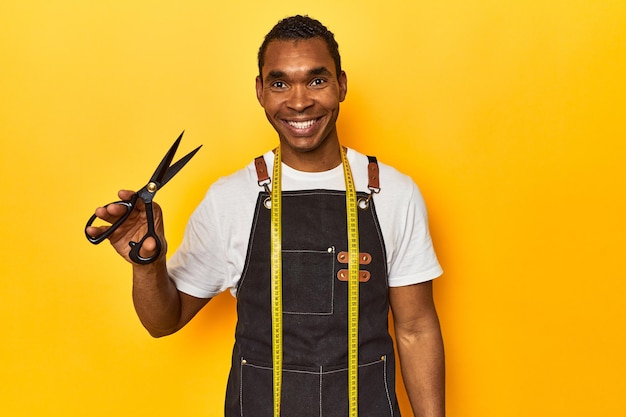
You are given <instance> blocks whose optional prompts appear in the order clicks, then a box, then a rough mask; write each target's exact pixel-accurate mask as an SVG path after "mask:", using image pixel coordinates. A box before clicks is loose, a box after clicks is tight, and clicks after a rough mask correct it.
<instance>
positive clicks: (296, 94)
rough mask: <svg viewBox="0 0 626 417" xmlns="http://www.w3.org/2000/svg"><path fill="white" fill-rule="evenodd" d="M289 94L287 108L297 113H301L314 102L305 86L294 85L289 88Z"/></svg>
mask: <svg viewBox="0 0 626 417" xmlns="http://www.w3.org/2000/svg"><path fill="white" fill-rule="evenodd" d="M289 93H290V94H289V98H288V99H287V106H288V107H289V108H290V109H292V110H295V111H297V112H298V113H302V112H303V111H305V110H306V109H307V108H309V107H311V106H312V105H313V104H314V102H315V101H314V100H313V96H312V95H311V92H310V91H309V89H308V88H306V86H302V85H295V86H293V87H292V88H291V91H290V92H289Z"/></svg>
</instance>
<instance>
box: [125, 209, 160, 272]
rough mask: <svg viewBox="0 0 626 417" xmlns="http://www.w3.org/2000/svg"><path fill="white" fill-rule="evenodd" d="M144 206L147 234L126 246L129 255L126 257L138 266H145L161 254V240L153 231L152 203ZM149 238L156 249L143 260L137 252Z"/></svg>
mask: <svg viewBox="0 0 626 417" xmlns="http://www.w3.org/2000/svg"><path fill="white" fill-rule="evenodd" d="M145 204H146V220H147V224H148V232H147V233H146V234H145V235H144V237H142V238H141V240H140V241H139V242H132V241H131V242H128V244H129V245H130V253H129V254H128V256H129V257H130V259H131V260H132V261H133V262H135V263H136V264H140V265H146V264H149V263H152V262H154V261H156V260H157V258H158V257H159V255H160V254H161V247H162V246H161V239H159V236H157V234H156V232H155V230H154V213H153V211H152V203H151V202H147V203H145ZM149 237H151V238H153V239H154V241H155V242H156V248H155V250H154V253H153V254H152V255H151V256H148V257H147V258H144V257H143V256H141V255H140V254H139V251H140V250H141V247H142V246H143V242H145V241H146V239H148V238H149Z"/></svg>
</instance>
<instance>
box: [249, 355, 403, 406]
mask: <svg viewBox="0 0 626 417" xmlns="http://www.w3.org/2000/svg"><path fill="white" fill-rule="evenodd" d="M387 365H388V362H387V360H386V357H382V358H381V359H379V360H377V361H373V362H370V363H367V364H363V365H359V394H358V395H359V417H392V416H393V417H399V412H398V411H397V404H396V401H395V395H394V394H390V387H391V390H392V392H393V386H394V384H395V380H394V378H395V370H392V369H387ZM272 375H273V373H272V367H271V366H267V365H261V364H253V363H250V362H249V361H242V363H241V387H240V388H241V391H240V394H241V397H240V401H241V415H242V416H243V417H271V416H272V415H273V390H272V387H273V382H272ZM392 395H393V397H392ZM348 409H349V403H348V370H347V368H341V369H337V370H329V371H325V370H322V369H318V370H314V369H295V368H294V367H289V368H287V367H285V368H284V369H283V386H282V396H281V415H282V416H284V417H320V416H323V417H346V416H347V415H349V410H348Z"/></svg>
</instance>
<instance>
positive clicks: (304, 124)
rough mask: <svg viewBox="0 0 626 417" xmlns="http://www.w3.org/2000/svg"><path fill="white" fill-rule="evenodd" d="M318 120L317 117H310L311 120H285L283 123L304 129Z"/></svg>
mask: <svg viewBox="0 0 626 417" xmlns="http://www.w3.org/2000/svg"><path fill="white" fill-rule="evenodd" d="M318 120H319V119H311V120H305V121H295V120H285V123H287V124H288V125H289V126H291V127H293V128H294V129H298V130H306V129H308V128H310V127H311V126H313V125H314V124H315V123H317V121H318Z"/></svg>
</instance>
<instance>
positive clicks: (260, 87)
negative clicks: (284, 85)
mask: <svg viewBox="0 0 626 417" xmlns="http://www.w3.org/2000/svg"><path fill="white" fill-rule="evenodd" d="M256 99H257V100H259V104H260V105H261V107H265V106H264V105H263V80H262V79H261V76H259V75H257V77H256Z"/></svg>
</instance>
